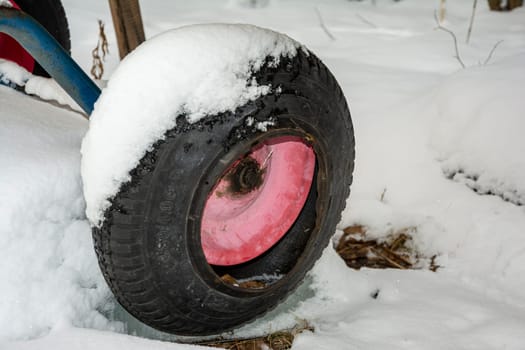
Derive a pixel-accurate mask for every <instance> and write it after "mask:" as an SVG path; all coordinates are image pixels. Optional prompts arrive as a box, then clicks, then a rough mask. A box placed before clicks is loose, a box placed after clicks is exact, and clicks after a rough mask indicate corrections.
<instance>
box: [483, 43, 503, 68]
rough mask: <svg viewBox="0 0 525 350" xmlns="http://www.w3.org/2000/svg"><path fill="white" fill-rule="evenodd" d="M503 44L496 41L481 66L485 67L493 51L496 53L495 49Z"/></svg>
mask: <svg viewBox="0 0 525 350" xmlns="http://www.w3.org/2000/svg"><path fill="white" fill-rule="evenodd" d="M502 42H503V40H500V41H498V42H497V43H496V44H494V46H493V47H492V50H490V52H489V55H488V56H487V59H486V60H485V62H483V65H486V64H487V63H489V61H490V59H491V58H492V54H493V53H494V51H496V48H497V47H498V46H499V44H501V43H502Z"/></svg>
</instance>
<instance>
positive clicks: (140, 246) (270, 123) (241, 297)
mask: <svg viewBox="0 0 525 350" xmlns="http://www.w3.org/2000/svg"><path fill="white" fill-rule="evenodd" d="M254 78H255V79H256V80H257V82H258V83H259V84H265V85H268V84H271V86H272V87H274V89H273V92H271V93H269V94H267V95H265V96H262V97H260V98H259V99H257V100H255V101H252V102H249V103H247V104H246V105H244V106H242V107H240V108H238V109H237V110H236V111H235V112H229V113H222V114H217V115H210V116H207V117H206V118H204V119H201V120H200V121H198V122H196V123H193V124H190V123H188V122H187V121H186V119H185V118H184V116H180V117H179V118H178V120H177V126H176V127H175V128H174V129H172V130H170V131H169V132H168V133H167V134H166V137H165V139H163V140H161V141H159V142H157V144H155V145H154V147H153V149H152V150H151V151H149V152H148V153H147V154H146V155H145V156H144V157H143V158H142V159H141V161H140V163H139V165H138V166H137V167H136V168H135V169H134V170H133V171H132V172H131V181H130V182H129V183H127V184H125V185H124V186H123V187H122V188H121V190H120V192H119V193H118V194H117V196H116V197H115V198H113V200H112V204H111V207H110V208H109V209H107V210H106V212H105V220H104V223H103V224H102V226H101V227H100V228H95V229H94V231H93V237H94V241H95V247H96V252H97V255H98V258H99V264H100V266H101V269H102V272H103V274H104V276H105V278H106V280H107V282H108V284H109V286H110V288H111V290H112V291H113V292H114V294H115V296H116V298H117V300H118V301H119V302H120V303H121V304H122V305H123V307H124V308H125V309H126V310H128V311H129V312H130V313H131V314H132V315H134V316H135V317H136V318H138V319H139V320H141V321H142V322H144V323H146V324H148V325H150V326H152V327H154V328H156V329H159V330H162V331H166V332H170V333H176V334H182V335H206V334H215V333H219V332H222V331H225V330H227V329H231V328H234V327H237V326H239V325H241V324H243V323H246V322H248V321H250V320H252V319H254V318H256V317H258V316H260V315H262V314H264V313H266V312H267V311H269V310H270V309H272V308H274V307H275V306H276V305H277V304H278V303H279V302H281V301H282V300H283V299H284V298H285V297H286V296H288V295H289V294H290V293H291V292H292V291H293V290H294V289H295V288H296V287H297V286H298V285H299V284H300V283H301V282H302V281H303V279H304V277H305V275H306V273H307V272H308V271H309V270H310V269H311V268H312V266H313V264H314V263H315V261H316V260H317V259H318V258H319V257H320V255H321V253H322V251H323V249H324V248H325V247H326V246H327V244H328V242H329V240H330V237H331V236H332V235H333V233H334V232H335V227H336V224H337V223H338V221H339V220H340V217H341V211H342V210H343V209H344V207H345V203H346V199H347V197H348V195H349V188H350V184H351V182H352V171H353V165H354V137H353V128H352V124H351V120H350V114H349V111H348V107H347V104H346V101H345V98H344V96H343V93H342V91H341V89H340V88H339V86H338V84H337V82H336V80H335V78H334V77H333V76H332V74H331V73H330V72H329V71H328V69H327V68H326V67H325V66H324V65H323V64H322V63H321V62H320V61H319V60H318V59H317V58H316V57H315V56H314V55H313V54H311V53H305V52H302V51H301V52H299V53H298V54H297V55H296V56H295V57H294V58H293V59H288V58H282V59H281V60H280V63H279V65H278V66H275V65H272V64H271V63H269V64H267V65H265V66H263V67H262V68H261V69H260V70H259V71H258V72H257V73H255V75H254Z"/></svg>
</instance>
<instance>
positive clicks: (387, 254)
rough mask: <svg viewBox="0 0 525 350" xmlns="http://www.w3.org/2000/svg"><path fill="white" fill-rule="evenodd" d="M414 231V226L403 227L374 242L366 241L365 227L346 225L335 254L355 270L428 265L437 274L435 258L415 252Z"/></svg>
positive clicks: (410, 267)
mask: <svg viewBox="0 0 525 350" xmlns="http://www.w3.org/2000/svg"><path fill="white" fill-rule="evenodd" d="M415 232H416V228H415V227H406V228H403V229H401V230H398V231H396V232H393V233H391V234H390V235H388V237H387V238H386V239H385V240H377V239H368V238H367V232H366V227H365V226H362V225H354V226H349V227H347V228H345V229H344V230H343V236H342V237H341V239H340V240H339V243H338V244H337V247H336V251H337V253H338V254H339V255H340V256H341V257H342V258H343V260H344V261H345V262H346V265H348V266H349V267H351V268H353V269H357V270H359V269H360V268H362V267H369V268H376V269H385V268H395V269H401V270H406V269H414V268H421V267H422V266H428V268H429V269H430V270H432V271H436V270H437V269H438V268H439V266H437V265H436V263H435V259H436V256H432V257H430V258H427V257H424V256H421V255H420V254H418V253H417V252H416V251H415V250H414V246H413V244H412V234H413V233H415ZM425 261H427V262H428V263H425Z"/></svg>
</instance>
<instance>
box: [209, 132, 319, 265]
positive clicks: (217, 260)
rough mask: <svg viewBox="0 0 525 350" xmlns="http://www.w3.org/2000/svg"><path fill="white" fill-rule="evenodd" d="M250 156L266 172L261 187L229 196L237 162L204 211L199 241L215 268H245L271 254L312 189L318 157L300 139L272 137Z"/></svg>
mask: <svg viewBox="0 0 525 350" xmlns="http://www.w3.org/2000/svg"><path fill="white" fill-rule="evenodd" d="M247 157H250V158H252V159H255V160H256V161H257V163H258V164H259V166H260V168H261V169H263V173H262V177H263V179H262V184H261V185H260V186H259V187H258V188H256V189H254V190H252V191H251V192H249V193H244V194H239V193H234V194H232V193H230V191H229V186H231V183H230V180H229V178H228V177H229V176H230V175H229V174H231V171H232V169H234V168H235V167H236V166H237V165H238V164H239V162H241V161H242V160H238V161H237V162H236V163H234V164H233V165H232V167H231V168H230V169H229V170H228V171H227V172H226V173H225V174H224V175H223V177H222V178H221V180H220V181H219V182H218V184H216V186H215V188H214V190H213V191H212V193H211V194H210V196H209V197H208V200H207V202H206V205H205V208H204V213H203V217H202V221H201V242H202V248H203V251H204V255H205V256H206V259H207V261H208V263H210V264H212V265H222V266H230V265H236V264H241V263H243V262H246V261H249V260H251V259H253V258H255V257H257V256H259V255H261V254H263V253H264V252H265V251H267V250H268V249H270V248H271V247H272V246H273V245H274V244H275V243H277V242H278V241H279V240H280V239H281V238H282V237H283V236H284V235H285V234H286V232H287V231H288V230H289V229H290V227H291V226H292V225H293V223H294V222H295V220H296V219H297V217H298V216H299V214H300V212H301V210H302V208H303V206H304V204H305V202H306V198H307V197H308V193H309V191H310V187H311V185H312V181H313V176H314V169H315V153H314V151H313V150H312V148H311V147H310V146H308V145H307V144H306V143H304V142H303V140H302V139H301V138H299V137H296V136H279V137H274V138H270V139H268V140H266V141H265V142H264V143H263V144H262V145H259V146H257V147H256V148H255V149H252V151H251V153H250V154H249V155H248V156H247Z"/></svg>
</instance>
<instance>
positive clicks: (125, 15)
mask: <svg viewBox="0 0 525 350" xmlns="http://www.w3.org/2000/svg"><path fill="white" fill-rule="evenodd" d="M109 6H110V8H111V16H112V17H113V26H114V27H115V34H116V36H117V43H118V51H119V54H120V59H123V58H124V57H125V56H126V55H127V54H128V53H130V52H131V51H132V50H133V49H134V48H136V47H137V46H139V45H140V44H141V43H142V42H143V41H144V40H145V36H144V25H143V24H142V16H141V14H140V6H139V0H109Z"/></svg>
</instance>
